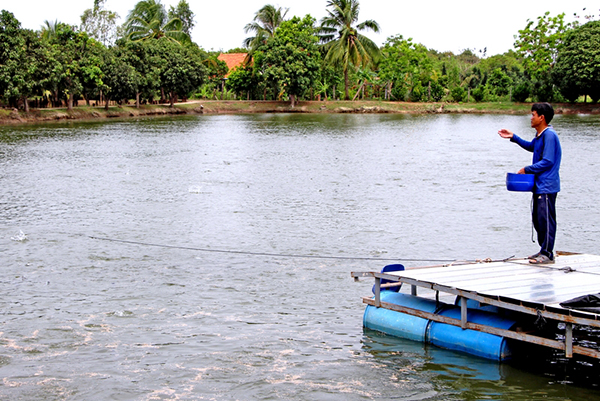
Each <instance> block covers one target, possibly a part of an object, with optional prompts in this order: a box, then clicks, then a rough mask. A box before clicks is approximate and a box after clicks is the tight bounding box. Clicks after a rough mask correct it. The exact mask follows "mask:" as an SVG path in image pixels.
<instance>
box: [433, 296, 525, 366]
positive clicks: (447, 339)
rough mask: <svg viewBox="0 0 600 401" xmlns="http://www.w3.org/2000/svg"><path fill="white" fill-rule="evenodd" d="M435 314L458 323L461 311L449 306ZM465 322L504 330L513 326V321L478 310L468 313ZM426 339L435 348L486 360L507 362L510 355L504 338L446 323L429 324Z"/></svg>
mask: <svg viewBox="0 0 600 401" xmlns="http://www.w3.org/2000/svg"><path fill="white" fill-rule="evenodd" d="M438 314H439V315H441V316H446V317H451V318H454V319H459V320H460V315H461V313H460V308H457V307H454V306H448V308H445V309H443V310H441V311H439V312H438ZM467 320H468V321H469V322H470V323H478V324H482V325H485V326H491V327H496V328H500V329H506V330H509V329H510V328H511V327H513V326H514V325H515V323H516V322H515V321H514V320H510V319H506V318H504V317H501V316H498V315H496V314H494V313H489V312H485V311H481V310H468V313H467ZM426 337H427V342H429V343H431V344H434V345H436V346H438V347H442V348H447V349H452V350H458V351H463V352H468V353H469V354H472V355H477V356H481V357H483V358H487V359H494V360H497V361H506V360H508V359H510V358H511V356H512V352H511V350H510V347H509V345H508V343H507V341H506V340H505V339H504V338H503V337H500V336H496V335H494V334H489V333H483V332H480V331H475V330H463V329H462V328H460V327H458V326H453V325H449V324H445V323H438V322H431V324H430V325H429V328H428V330H427V336H426Z"/></svg>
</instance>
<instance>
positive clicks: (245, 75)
mask: <svg viewBox="0 0 600 401" xmlns="http://www.w3.org/2000/svg"><path fill="white" fill-rule="evenodd" d="M258 85H259V82H258V79H257V77H256V76H255V75H254V72H253V68H252V67H251V66H250V65H245V66H240V67H238V68H236V69H235V70H233V71H232V72H231V74H229V77H228V79H227V88H229V89H230V90H232V91H233V92H235V93H237V94H238V95H240V96H242V95H243V94H244V93H245V94H246V99H248V100H250V97H251V96H252V93H253V91H254V90H255V89H256V88H257V87H258Z"/></svg>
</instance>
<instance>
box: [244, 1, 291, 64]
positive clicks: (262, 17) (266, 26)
mask: <svg viewBox="0 0 600 401" xmlns="http://www.w3.org/2000/svg"><path fill="white" fill-rule="evenodd" d="M288 11H289V9H287V8H286V9H285V10H284V9H282V8H281V7H279V8H277V7H275V6H273V5H271V4H267V5H265V6H264V7H262V8H261V9H260V10H258V11H257V12H256V14H255V15H254V19H253V20H252V22H251V23H249V24H247V25H246V26H245V27H244V32H246V33H249V32H253V33H254V34H255V36H251V37H249V38H246V39H244V46H245V47H247V48H249V49H250V53H251V54H252V53H254V51H256V49H258V47H259V46H260V45H262V44H264V43H266V41H267V40H268V39H270V38H272V37H273V36H275V30H276V29H277V28H278V27H279V25H281V23H282V22H283V21H285V16H286V14H287V13H288Z"/></svg>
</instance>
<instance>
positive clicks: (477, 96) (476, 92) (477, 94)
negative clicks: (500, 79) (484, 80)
mask: <svg viewBox="0 0 600 401" xmlns="http://www.w3.org/2000/svg"><path fill="white" fill-rule="evenodd" d="M471 96H473V100H475V101H476V102H482V101H483V100H484V99H485V96H486V90H485V87H484V86H482V85H479V86H478V87H477V88H475V89H473V90H472V91H471Z"/></svg>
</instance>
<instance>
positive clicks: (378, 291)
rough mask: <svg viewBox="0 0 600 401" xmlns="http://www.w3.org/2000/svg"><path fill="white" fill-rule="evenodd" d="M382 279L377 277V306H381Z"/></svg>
mask: <svg viewBox="0 0 600 401" xmlns="http://www.w3.org/2000/svg"><path fill="white" fill-rule="evenodd" d="M380 295H381V278H379V277H375V306H376V307H378V308H379V307H380V306H381V297H380Z"/></svg>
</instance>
